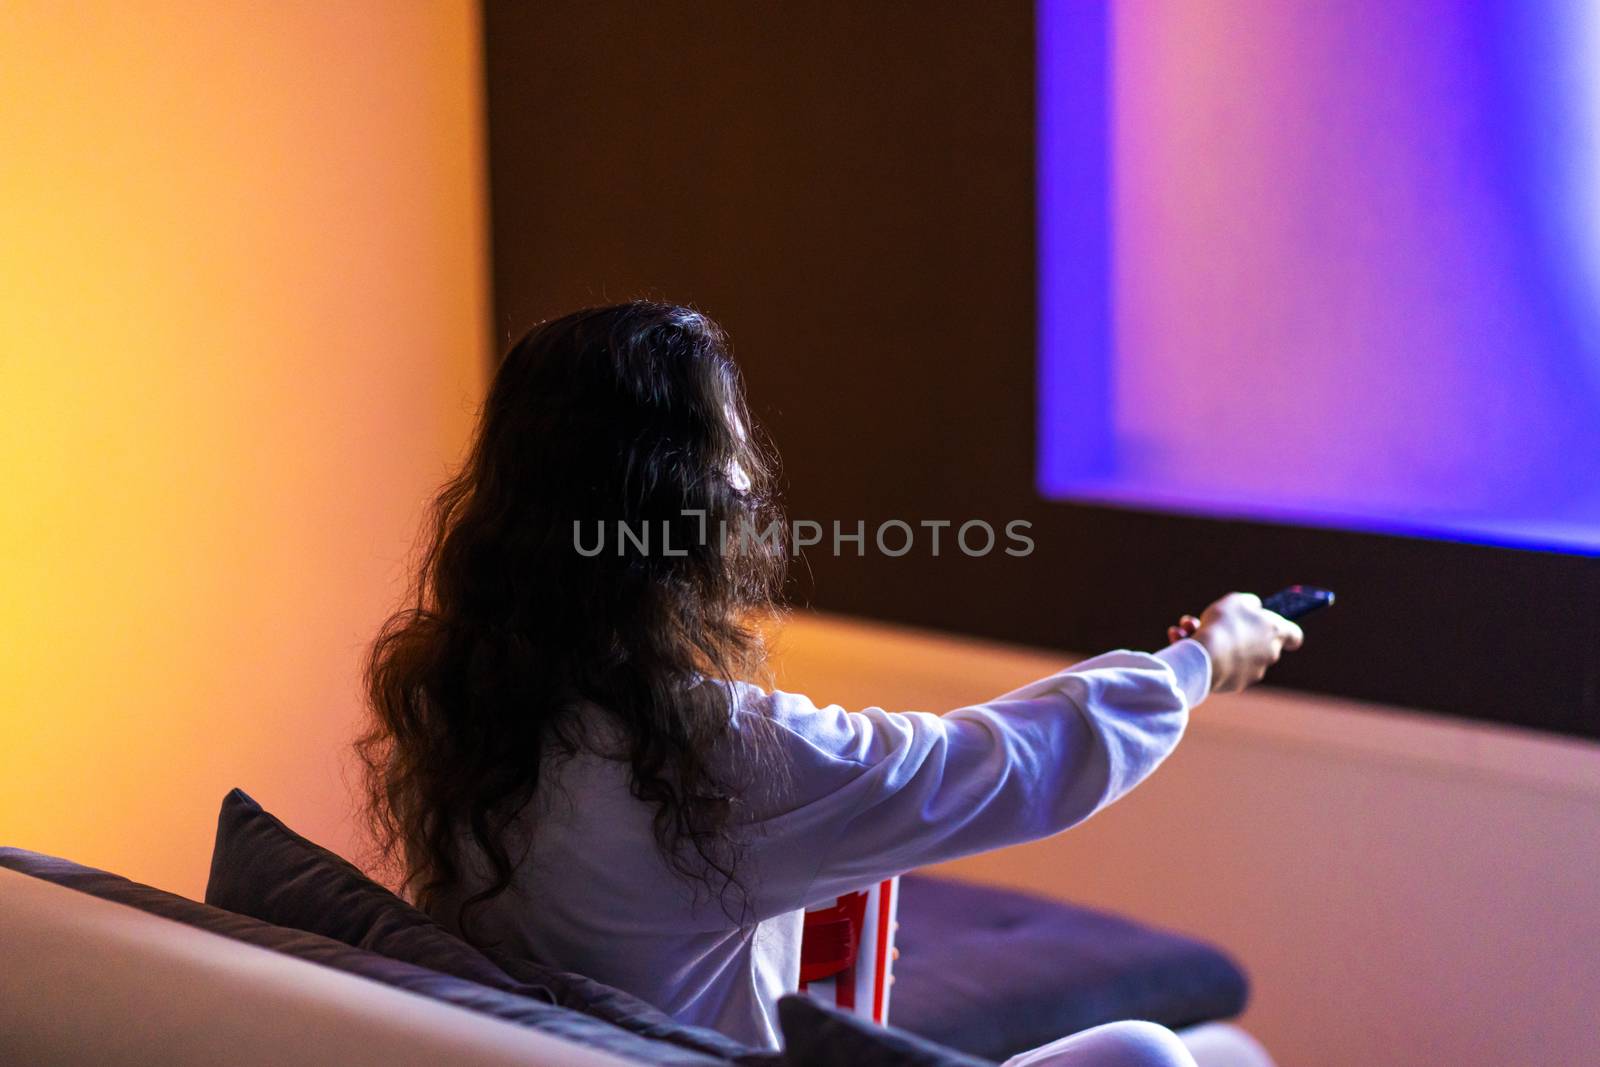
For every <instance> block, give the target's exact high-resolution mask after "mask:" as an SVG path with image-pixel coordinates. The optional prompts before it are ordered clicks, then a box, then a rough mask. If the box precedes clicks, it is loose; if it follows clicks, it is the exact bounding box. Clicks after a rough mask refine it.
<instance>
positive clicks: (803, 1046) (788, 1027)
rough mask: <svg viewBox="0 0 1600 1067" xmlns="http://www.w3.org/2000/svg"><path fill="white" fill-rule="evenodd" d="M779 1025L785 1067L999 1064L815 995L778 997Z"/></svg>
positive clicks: (973, 1066)
mask: <svg viewBox="0 0 1600 1067" xmlns="http://www.w3.org/2000/svg"><path fill="white" fill-rule="evenodd" d="M778 1024H779V1025H780V1026H782V1027H783V1051H784V1060H783V1065H784V1067H835V1065H837V1064H843V1063H848V1064H850V1065H851V1067H994V1065H993V1064H992V1063H991V1061H989V1060H978V1059H973V1058H972V1057H971V1056H968V1055H967V1054H966V1053H963V1052H957V1051H956V1050H955V1049H952V1048H946V1047H945V1046H943V1045H936V1044H934V1043H933V1042H932V1041H927V1040H924V1039H923V1038H920V1037H918V1036H916V1035H915V1034H908V1033H906V1032H905V1031H904V1030H896V1029H894V1028H893V1027H884V1026H878V1025H877V1024H875V1023H872V1022H868V1021H867V1020H865V1019H862V1018H859V1017H857V1016H855V1015H847V1014H845V1013H844V1012H842V1011H835V1010H834V1009H833V1008H830V1007H828V1006H827V1005H825V1004H822V1003H821V1002H819V1001H817V1000H813V999H812V998H810V997H802V996H787V997H784V998H783V999H782V1000H780V1001H778Z"/></svg>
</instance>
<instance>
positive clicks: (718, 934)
mask: <svg viewBox="0 0 1600 1067" xmlns="http://www.w3.org/2000/svg"><path fill="white" fill-rule="evenodd" d="M770 472H771V465H770V464H769V463H768V461H767V456H766V455H765V454H764V451H763V448H762V447H761V445H760V443H759V438H758V437H757V435H756V433H755V431H754V429H753V424H752V422H751V420H750V417H749V415H748V413H747V411H746V409H745V405H744V399H743V397H742V395H741V388H740V384H739V379H738V376H737V373H736V371H735V370H734V367H733V365H732V363H731V362H730V360H729V358H728V355H727V345H726V342H725V340H724V338H723V336H722V334H721V332H720V331H719V330H718V329H717V327H716V326H715V324H713V323H712V322H710V321H709V320H708V319H706V318H705V317H704V316H702V315H700V314H698V313H696V312H694V311H692V310H689V309H687V308H682V307H672V306H666V305H661V304H651V303H630V304H622V305H618V306H614V307H605V308H596V309H591V310H587V311H581V312H578V313H576V314H573V315H569V316H567V317H566V318H563V319H559V320H556V321H554V322H550V323H546V324H545V325H543V326H540V327H539V328H537V329H535V330H534V331H533V332H531V333H530V334H528V336H527V337H525V338H523V340H522V341H521V342H520V343H519V344H517V346H516V347H515V348H514V349H513V350H512V351H511V353H510V354H509V355H508V356H507V357H506V359H505V362H504V364H503V365H502V366H501V368H500V370H499V373H498V375H497V376H496V378H495V381H494V384H493V386H492V388H491V390H490V393H489V397H488V400H487V403H486V406H485V409H484V412H483V417H482V423H481V425H480V426H479V429H478V435H477V439H476V441H475V443H474V446H473V449H472V452H471V454H470V456H469V458H468V459H467V461H466V463H465V465H464V466H463V468H462V470H461V471H460V473H459V474H458V475H457V476H456V477H455V478H454V480H452V481H451V482H450V483H449V484H448V485H447V486H446V487H445V488H444V490H443V491H442V492H441V493H440V495H439V498H438V500H437V502H436V504H435V509H434V513H433V519H432V526H431V530H430V538H429V540H428V542H427V546H426V552H425V555H424V556H423V558H422V559H421V562H420V566H419V572H418V579H417V586H416V595H415V600H414V603H413V604H412V605H411V606H410V607H409V608H408V609H407V610H404V611H402V612H400V613H399V614H397V615H395V616H394V617H393V618H392V619H390V620H389V623H388V624H387V625H386V627H385V628H384V630H383V632H382V633H381V634H380V636H379V638H378V640H377V642H376V644H375V646H374V648H373V652H372V658H371V663H370V671H369V681H370V696H371V704H372V710H373V722H372V726H371V729H370V731H369V733H368V734H367V736H366V737H365V738H364V739H363V740H362V742H361V745H360V750H361V753H362V756H363V758H364V760H365V763H366V768H367V771H368V779H367V781H368V785H369V789H370V793H369V803H370V811H371V815H372V817H373V819H374V822H375V826H376V829H377V830H378V832H379V837H380V840H381V842H382V844H383V846H384V848H385V850H386V855H387V857H388V858H389V859H390V860H391V861H392V862H393V863H394V864H395V865H396V866H397V868H398V874H399V875H400V878H401V880H402V881H403V882H404V884H405V885H406V886H407V887H408V888H409V890H410V891H411V892H412V894H413V895H414V896H415V898H416V899H417V900H418V902H419V903H420V904H421V905H422V906H423V907H425V908H426V909H428V910H429V911H430V912H432V913H433V914H434V915H435V916H437V917H438V918H440V919H441V920H442V921H444V922H445V923H446V924H447V925H450V926H452V927H454V928H456V929H458V930H460V931H461V932H462V933H463V934H465V935H466V936H468V937H470V938H472V939H473V940H475V941H478V942H479V943H484V944H494V945H496V946H497V947H499V948H500V950H502V951H505V952H509V953H512V954H518V955H522V956H526V957H529V958H533V959H537V960H539V961H542V962H545V963H549V964H553V965H557V966H560V967H563V968H565V969H568V970H572V971H577V972H579V973H582V974H585V975H588V976H590V977H592V978H596V979H599V980H600V981H603V982H607V983H610V984H612V985H614V986H618V987H620V988H622V989H625V990H627V991H629V992H631V993H634V994H635V995H637V996H639V997H641V998H643V999H644V1000H646V1001H649V1002H651V1003H653V1004H655V1005H657V1006H658V1007H661V1008H662V1009H664V1010H666V1011H667V1012H669V1013H671V1014H672V1015H674V1016H676V1017H677V1018H679V1019H681V1020H684V1021H686V1022H690V1023H696V1024H700V1025H705V1026H711V1027H715V1028H717V1029H719V1030H722V1031H723V1032H725V1033H727V1034H729V1035H731V1036H733V1037H736V1038H739V1039H742V1040H744V1041H746V1042H748V1043H750V1044H752V1045H760V1046H769V1047H771V1046H776V1045H777V1044H778V1043H779V1038H778V1031H777V1029H776V1025H775V1005H776V1002H777V1000H778V998H779V996H780V995H782V994H784V993H785V992H789V991H792V990H793V989H794V988H795V985H796V981H797V974H798V968H799V947H800V933H801V912H802V909H803V908H804V907H805V906H806V905H808V904H811V903H814V902H817V901H820V900H823V899H826V898H830V897H834V896H837V895H838V894H840V893H843V892H848V891H851V890H855V889H859V888H862V887H864V886H867V885H870V884H872V883H874V882H877V881H878V880H880V879H882V878H885V877H888V876H890V875H893V874H898V873H900V872H903V871H906V870H910V869H912V868H915V867H920V866H923V865H926V864H931V863H937V862H940V861H943V860H948V859H953V858H955V857H957V856H962V855H967V854H970V853H974V852H979V851H983V850H987V849H993V848H998V847H1001V846H1004V845H1010V844H1015V843H1018V842H1022V841H1029V840H1033V839H1035V838H1041V837H1045V836H1048V835H1050V834H1054V833H1057V832H1059V831H1061V830H1064V829H1066V828H1067V827H1069V826H1072V825H1073V824H1075V823H1077V822H1079V821H1081V820H1083V819H1084V818H1087V817H1088V816H1089V815H1090V814H1092V813H1093V812H1095V811H1096V810H1098V809H1099V808H1101V807H1104V806H1105V805H1106V804H1109V803H1111V801H1113V800H1115V799H1116V798H1117V797H1119V796H1121V795H1122V794H1123V793H1126V792H1127V791H1128V790H1129V789H1131V788H1132V787H1133V786H1134V785H1135V784H1136V783H1138V782H1139V781H1140V780H1141V779H1142V778H1144V777H1145V776H1146V775H1148V774H1149V773H1150V772H1151V771H1152V770H1153V769H1154V768H1155V767H1156V765H1157V764H1158V763H1160V762H1161V760H1162V759H1163V758H1164V757H1165V756H1166V755H1167V753H1168V752H1170V751H1171V750H1172V748H1173V746H1174V745H1176V744H1177V742H1178V738H1179V736H1180V735H1181V734H1182V732H1183V728H1184V724H1185V721H1186V719H1187V716H1188V712H1189V710H1190V709H1191V708H1192V707H1193V706H1194V705H1196V704H1198V703H1199V702H1200V701H1201V700H1202V699H1203V698H1204V697H1205V695H1206V694H1207V693H1208V692H1211V691H1215V690H1219V689H1240V688H1243V687H1244V686H1246V685H1248V684H1250V683H1251V682H1253V681H1255V680H1257V679H1259V678H1260V677H1261V675H1262V673H1263V672H1264V671H1265V669H1266V667H1267V665H1268V664H1270V663H1271V662H1273V661H1275V660H1276V659H1277V657H1278V655H1279V652H1280V650H1282V649H1283V648H1294V647H1297V646H1298V644H1299V642H1300V634H1299V631H1298V630H1297V629H1296V628H1295V626H1294V625H1293V624H1292V623H1289V622H1287V621H1285V620H1283V619H1281V618H1279V617H1278V616H1276V615H1272V614H1270V613H1267V612H1264V611H1262V610H1261V609H1260V606H1259V601H1256V600H1255V599H1254V598H1253V597H1248V596H1243V595H1234V596H1231V597H1226V598H1224V599H1222V600H1220V601H1218V602H1217V603H1216V604H1213V605H1212V606H1211V607H1210V608H1208V609H1207V610H1206V612H1205V614H1204V615H1203V616H1201V617H1200V618H1199V619H1195V618H1192V617H1187V616H1186V617H1185V618H1184V619H1183V620H1181V621H1180V624H1179V626H1177V627H1174V628H1172V629H1171V630H1170V631H1169V637H1170V638H1172V640H1173V643H1172V644H1171V645H1170V646H1169V647H1168V648H1166V649H1164V650H1163V651H1161V652H1159V653H1156V654H1153V655H1150V654H1145V653H1136V652H1112V653H1109V654H1107V655H1103V656H1100V657H1098V658H1096V659H1093V660H1090V661H1088V662H1087V663H1083V664H1080V665H1078V666H1077V667H1074V668H1072V669H1070V670H1066V671H1063V672H1061V673H1059V674H1056V675H1053V676H1051V677H1049V678H1045V679H1042V680H1040V681H1036V682H1034V683H1032V684H1030V685H1026V686H1023V687H1022V688H1021V689H1018V690H1016V691H1015V692H1012V693H1008V694H1006V695H1005V696H1002V697H998V698H996V699H995V700H992V701H990V702H988V703H986V704H982V705H978V706H975V707H970V708H964V709H961V710H959V711H955V712H952V713H950V714H948V715H945V716H943V717H939V716H934V715H929V714H923V713H905V714H889V713H886V712H884V711H881V710H878V709H868V710H866V711H863V712H858V713H850V712H845V711H843V710H841V709H840V708H838V707H820V708H819V707H817V706H816V705H814V704H812V703H811V702H810V701H809V700H807V699H806V698H805V697H803V696H799V695H796V694H790V693H781V692H769V691H767V690H764V689H762V688H759V687H757V686H756V685H753V684H750V683H749V682H748V681H746V679H747V678H748V677H750V676H751V675H752V674H754V673H756V672H758V671H759V670H760V668H761V653H762V643H761V637H760V632H761V631H760V627H761V625H762V623H763V622H765V621H766V620H767V619H768V617H769V616H770V614H771V613H772V610H773V606H774V605H773V600H774V596H775V595H776V593H777V591H778V588H779V585H780V582H781V580H782V576H783V572H784V564H785V559H784V556H783V553H782V551H781V548H779V547H778V546H776V545H775V544H774V543H773V542H772V541H771V540H763V539H761V538H759V537H747V536H744V535H743V533H744V532H745V531H757V532H759V531H765V530H766V529H768V527H769V524H770V523H771V522H772V521H773V520H774V519H775V518H776V517H777V511H776V508H775V506H774V503H773V500H772V496H771V493H770V480H771V474H770ZM624 528H625V529H626V531H627V534H626V535H625V534H624V533H623V530H624ZM1130 1050H1131V1051H1130ZM1027 1062H1030V1063H1031V1062H1083V1063H1101V1062H1104V1063H1124V1062H1138V1063H1150V1064H1169V1063H1184V1062H1187V1058H1186V1054H1185V1053H1184V1052H1183V1049H1182V1046H1181V1045H1179V1044H1178V1043H1177V1041H1176V1039H1175V1038H1173V1037H1172V1035H1171V1034H1170V1033H1169V1032H1167V1031H1164V1030H1161V1029H1160V1028H1158V1027H1153V1026H1150V1025H1149V1024H1120V1025H1113V1026H1112V1027H1109V1028H1100V1029H1099V1030H1097V1031H1090V1032H1089V1033H1088V1034H1085V1035H1079V1036H1078V1037H1076V1038H1070V1039H1068V1040H1067V1041H1066V1042H1064V1043H1062V1045H1061V1047H1059V1048H1054V1049H1052V1050H1048V1051H1041V1052H1040V1053H1039V1054H1038V1055H1036V1056H1035V1057H1034V1058H1033V1059H1029V1060H1028V1061H1027Z"/></svg>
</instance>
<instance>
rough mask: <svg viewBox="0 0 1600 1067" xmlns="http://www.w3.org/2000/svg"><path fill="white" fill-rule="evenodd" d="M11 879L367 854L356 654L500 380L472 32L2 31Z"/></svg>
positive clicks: (36, 6) (303, 5)
mask: <svg viewBox="0 0 1600 1067" xmlns="http://www.w3.org/2000/svg"><path fill="white" fill-rule="evenodd" d="M0 55H3V56H4V57H5V60H4V62H3V63H0V146H3V147H0V470H3V472H4V480H5V483H4V493H3V496H0V843H3V844H15V845H21V846H24V847H28V848H34V849H40V850H43V851H47V852H52V853H56V854H61V855H66V856H70V857H72V858H74V859H77V860H80V861H82V862H86V863H90V864H95V865H99V866H105V867H110V868H113V869H115V870H118V871H120V872H123V873H126V874H128V875H130V876H133V877H136V878H139V879H142V880H146V881H150V882H154V883H156V884H158V885H162V886H165V887H169V888H173V889H176V890H179V891H182V892H187V893H196V892H198V891H199V890H200V889H201V888H202V886H203V884H204V878H205V871H206V865H207V863H208V860H209V855H210V837H211V833H212V828H213V825H214V819H215V813H216V807H217V802H218V801H219V800H220V799H221V797H222V794H223V793H224V792H225V791H226V790H227V789H228V788H229V787H230V786H233V785H239V786H242V787H244V788H245V789H247V790H249V791H251V792H253V793H255V794H256V796H257V797H258V798H259V799H261V800H262V801H263V802H264V803H266V804H267V805H268V806H269V807H271V808H273V809H274V810H276V811H278V812H279V813H281V814H282V815H283V816H284V817H285V818H286V819H288V820H289V821H290V822H291V823H292V824H294V825H296V826H297V827H299V828H301V829H302V830H303V831H304V832H306V833H307V834H309V835H310V836H313V837H315V838H317V839H319V840H321V841H324V842H326V843H328V844H329V845H331V846H333V847H336V848H339V849H341V850H344V851H347V852H348V851H349V850H350V848H351V846H352V844H353V842H354V838H353V837H352V829H351V825H350V820H349V819H348V811H349V801H348V797H347V788H346V786H345V784H344V777H345V775H344V772H345V770H346V767H347V759H346V756H345V752H346V748H347V740H348V738H349V736H350V734H351V732H352V724H353V722H354V717H355V716H356V714H357V712H358V708H359V697H358V692H357V673H358V669H359V660H360V655H361V651H362V648H363V645H364V643H365V642H366V641H367V640H368V639H369V637H370V636H371V634H372V632H373V631H374V629H375V628H376V626H377V624H378V622H379V621H380V619H381V617H382V616H383V614H384V612H385V610H386V608H387V607H388V606H389V605H390V604H391V603H392V602H393V601H394V599H395V598H396V597H397V596H398V594H399V585H398V582H399V580H400V578H401V575H402V563H403V560H404V557H405V555H406V553H407V552H408V548H409V542H410V535H411V533H412V532H413V531H414V530H415V528H416V522H417V519H418V516H419V514H420V509H421V505H422V502H423V501H424V499H425V497H426V495H427V493H428V491H429V489H430V488H431V487H432V486H434V485H435V484H436V483H437V482H438V481H439V480H441V478H442V477H443V476H444V474H445V471H446V468H447V465H448V464H449V462H450V461H452V460H453V458H454V457H455V456H456V455H457V454H458V451H459V450H460V448H461V446H462V445H463V443H464V441H465V438H466V435H467V433H468V431H469V428H470V423H471V417H472V414H473V410H474V406H475V404H476V401H477V398H478V397H479V396H480V393H481V390H482V388H483V374H484V357H485V352H486V346H487V345H488V334H487V325H486V323H487V318H486V291H487V290H486V264H485V248H484V237H483V232H484V230H483V212H484V193H483V181H482V167H481V153H482V134H481V129H480V115H479V111H480V105H481V100H480V89H479V57H478V46H477V9H476V5H474V4H472V3H470V2H467V0H452V2H442V0H441V2H430V3H415V4H413V3H400V4H397V3H380V2H364V3H357V2H351V0H341V2H340V3H337V4H326V3H317V2H311V0H304V2H298V3H277V4H231V3H230V4H212V3H207V2H202V0H194V2H189V3H183V2H161V3H141V4H137V5H133V4H96V5H67V4H54V3H48V2H45V0H38V2H29V0H24V2H23V3H21V4H20V5H18V4H8V5H6V7H5V10H4V11H3V12H0Z"/></svg>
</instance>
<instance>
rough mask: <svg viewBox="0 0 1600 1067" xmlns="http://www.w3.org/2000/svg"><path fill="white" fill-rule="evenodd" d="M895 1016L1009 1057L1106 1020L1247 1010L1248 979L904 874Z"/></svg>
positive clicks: (1069, 909) (1129, 934) (1191, 948)
mask: <svg viewBox="0 0 1600 1067" xmlns="http://www.w3.org/2000/svg"><path fill="white" fill-rule="evenodd" d="M899 919H900V930H899V933H898V934H897V935H896V944H897V946H898V947H899V949H900V959H899V961H898V962H896V963H895V967H894V978H895V984H894V997H893V1000H892V1001H891V1002H890V1011H889V1019H890V1021H891V1022H893V1023H894V1024H895V1025H896V1026H898V1027H901V1028H903V1029H906V1030H909V1031H911V1032H912V1033H915V1034H919V1035H921V1036H923V1037H925V1038H929V1039H931V1040H933V1041H938V1042H940V1043H942V1044H945V1045H949V1046H951V1047H952V1048H958V1049H961V1050H962V1051H964V1052H968V1053H971V1054H973V1055H976V1056H985V1057H988V1058H991V1059H996V1060H1002V1059H1005V1058H1006V1057H1008V1056H1012V1055H1015V1054H1016V1053H1018V1052H1022V1051H1024V1050H1026V1049H1030V1048H1035V1047H1037V1046H1039V1045H1043V1044H1046V1043H1048V1042H1051V1041H1054V1040H1056V1039H1057V1038H1060V1037H1065V1036H1066V1035H1068V1034H1072V1033H1076V1032H1078V1031H1079V1030H1085V1029H1087V1028H1089V1027H1091V1026H1098V1025H1100V1024H1101V1023H1108V1022H1115V1021H1117V1020H1120V1019H1148V1020H1150V1021H1152V1022H1158V1023H1162V1024H1163V1025H1165V1026H1169V1027H1171V1028H1173V1029H1180V1028H1182V1027H1185V1026H1190V1025H1193V1024H1195V1023H1200V1022H1206V1021H1209V1020H1212V1019H1223V1018H1228V1017H1230V1016H1233V1015H1237V1014H1238V1013H1239V1012H1241V1011H1243V1010H1244V1005H1245V1000H1246V998H1247V995H1248V983H1247V982H1246V980H1245V976H1244V973H1243V972H1242V971H1240V969H1239V967H1238V966H1237V965H1236V964H1235V963H1234V962H1233V961H1232V960H1231V959H1229V958H1228V957H1227V956H1226V955H1224V954H1223V953H1222V952H1221V951H1219V950H1218V949H1216V948H1213V947H1212V946H1210V945H1207V944H1205V943H1204V942H1201V941H1196V940H1194V939H1193V938H1189V937H1184V936H1182V935H1180V934H1173V933H1168V932H1166V931H1163V930H1157V929H1154V928H1152V927H1149V926H1145V925H1143V924H1141V923H1136V922H1131V921H1129V920H1127V919H1122V918H1119V917H1117V916H1115V915H1108V914H1106V913H1104V912H1099V911H1092V910H1090V909H1088V908H1080V907H1075V906H1072V905H1068V904H1062V903H1059V902H1057V901H1053V900H1044V899H1041V898H1039V897H1034V896H1030V895H1028V894H1025V893H1017V892H1013V891H1009V890H1001V889H992V888H988V887H985V886H977V885H969V884H965V883H962V882H954V881H949V880H947V879H942V878H932V877H929V876H927V875H907V876H906V877H904V878H903V879H902V880H901V883H900V910H899Z"/></svg>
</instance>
